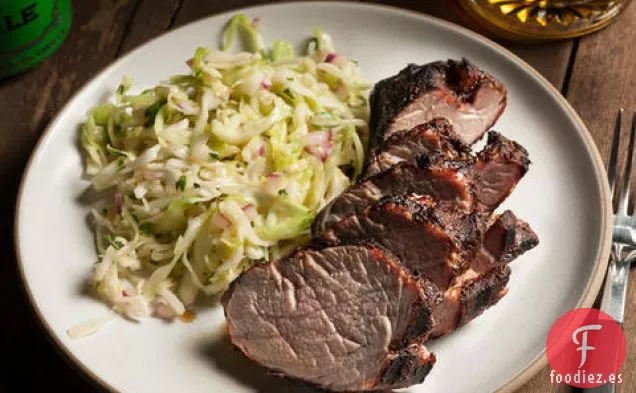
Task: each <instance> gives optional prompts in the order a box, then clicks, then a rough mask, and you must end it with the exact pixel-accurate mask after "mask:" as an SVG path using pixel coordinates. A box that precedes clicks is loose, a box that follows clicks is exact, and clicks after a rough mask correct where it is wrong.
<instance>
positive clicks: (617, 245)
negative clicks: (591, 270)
mask: <svg viewBox="0 0 636 393" xmlns="http://www.w3.org/2000/svg"><path fill="white" fill-rule="evenodd" d="M622 122H623V109H620V110H619V111H618V115H617V117H616V128H615V130H614V137H613V139H612V150H611V153H610V158H609V161H608V166H607V176H608V180H609V184H610V189H611V191H612V199H614V196H615V195H616V172H617V160H618V153H619V150H620V139H621V129H622V126H621V125H622ZM635 138H636V112H634V115H633V117H632V129H631V133H630V136H629V146H628V150H627V161H626V163H625V170H624V172H623V186H622V187H621V190H620V194H619V199H618V210H616V213H615V214H614V230H613V233H612V259H611V261H610V265H609V270H608V272H607V277H606V278H605V289H604V290H603V297H602V299H601V307H600V308H601V311H604V312H606V313H607V314H609V315H610V316H611V317H612V318H614V319H615V320H616V321H617V322H618V323H619V324H620V325H621V327H622V326H623V321H624V319H625V300H626V297H627V280H628V278H629V267H630V265H631V263H632V262H633V261H635V260H636V216H635V215H631V216H630V215H629V212H628V207H629V191H630V188H631V177H632V158H633V155H634V139H635ZM587 391H590V392H594V393H614V392H615V391H616V385H614V384H611V383H607V384H605V385H603V386H599V387H597V388H592V389H586V392H587Z"/></svg>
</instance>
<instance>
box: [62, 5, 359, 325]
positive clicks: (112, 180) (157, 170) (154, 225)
mask: <svg viewBox="0 0 636 393" xmlns="http://www.w3.org/2000/svg"><path fill="white" fill-rule="evenodd" d="M237 35H238V36H240V37H241V38H242V39H243V42H244V46H245V47H247V48H248V49H249V51H243V52H237V53H230V52H228V51H227V49H228V48H230V47H231V46H232V42H233V40H234V39H235V37H236V36H237ZM222 46H223V50H221V51H216V50H212V49H209V48H198V49H197V50H196V52H195V53H194V55H193V57H192V59H190V60H189V61H188V62H187V63H188V64H189V65H190V68H191V73H190V74H187V75H176V76H172V77H171V78H169V79H168V80H166V81H164V82H161V83H160V84H158V85H156V86H154V87H151V88H149V89H146V90H144V91H142V92H140V93H139V94H131V92H130V91H131V89H132V88H133V81H132V79H131V78H130V77H125V78H124V79H123V80H122V82H121V84H120V86H119V87H118V88H117V91H116V94H115V97H114V100H113V101H112V102H108V103H102V104H100V105H97V106H95V107H94V108H93V109H92V110H90V111H89V113H88V115H87V119H86V121H85V122H84V124H83V125H82V128H81V138H80V139H81V145H82V149H83V153H84V162H85V173H86V175H87V176H88V177H89V178H90V179H91V182H92V186H93V187H94V188H95V189H96V190H100V191H102V190H106V191H107V192H110V195H111V196H110V197H109V198H108V199H107V200H105V201H102V202H103V204H102V206H101V208H96V209H94V210H93V211H92V214H91V217H92V218H93V223H94V228H95V235H96V248H97V251H98V254H99V259H98V262H97V263H96V264H95V267H94V272H93V284H94V288H95V291H96V293H97V294H99V296H100V297H101V298H102V299H103V300H104V301H105V302H107V303H108V304H109V305H110V306H111V308H112V310H114V311H115V312H118V313H120V314H123V315H125V316H126V317H128V318H132V319H143V318H146V317H149V316H151V315H155V316H158V317H161V318H166V317H168V318H171V317H174V316H177V315H180V314H182V313H183V312H184V311H185V310H186V307H188V306H189V305H191V304H192V303H193V302H194V301H195V299H196V298H197V296H199V295H200V294H204V295H216V294H219V293H221V292H223V291H224V290H225V289H227V287H228V285H229V284H230V283H231V281H232V280H234V279H235V278H236V277H238V275H239V274H240V273H241V272H242V271H244V270H245V269H247V268H249V267H250V266H252V265H254V264H255V263H262V262H264V261H269V260H271V259H273V258H277V257H280V256H282V255H286V254H287V253H289V252H291V251H292V250H293V249H294V248H296V247H298V246H299V245H301V244H302V243H303V242H306V241H307V239H308V233H309V226H310V224H311V221H312V220H313V218H314V216H315V214H316V212H317V211H318V210H319V209H320V208H321V207H322V206H324V205H325V204H326V203H328V202H329V200H330V199H332V198H334V197H336V196H337V195H338V194H340V193H341V192H342V191H343V190H344V189H345V188H346V187H347V186H349V184H350V182H351V181H352V180H353V178H354V177H355V176H356V175H357V174H359V173H360V170H361V168H362V165H363V159H364V143H365V141H366V139H367V117H368V113H367V111H368V110H367V89H368V87H369V85H368V84H367V83H366V82H365V81H364V80H363V79H362V77H361V75H360V70H359V68H358V66H357V63H356V62H354V61H352V60H350V59H349V58H347V57H345V56H342V55H340V54H338V53H336V52H335V48H334V46H333V40H332V39H331V37H330V36H329V35H328V34H326V33H324V32H322V31H320V30H316V31H315V32H314V35H313V38H312V39H311V40H310V43H309V45H308V48H307V54H306V55H305V56H301V57H298V56H295V54H294V50H293V47H292V45H291V44H290V43H289V42H286V41H280V40H277V41H274V43H273V45H272V48H271V50H268V49H267V48H266V47H265V45H264V44H263V39H262V37H261V35H260V34H259V32H258V24H257V23H255V22H254V21H252V20H250V19H249V18H248V17H247V16H245V15H243V14H240V15H237V16H235V17H234V18H232V20H231V21H230V23H229V25H228V28H227V30H226V34H225V36H224V39H223V44H222ZM100 322H101V321H100ZM98 325H99V323H94V322H93V323H89V324H88V325H85V326H81V327H80V328H78V329H74V330H72V332H73V335H74V336H77V335H81V332H84V331H85V332H87V333H92V332H93V330H95V329H96V328H97V327H96V326H98Z"/></svg>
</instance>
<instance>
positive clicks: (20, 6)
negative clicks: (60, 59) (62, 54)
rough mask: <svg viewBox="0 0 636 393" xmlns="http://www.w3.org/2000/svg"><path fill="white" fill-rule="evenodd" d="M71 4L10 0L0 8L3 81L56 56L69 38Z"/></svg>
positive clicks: (68, 1) (64, 0)
mask: <svg viewBox="0 0 636 393" xmlns="http://www.w3.org/2000/svg"><path fill="white" fill-rule="evenodd" d="M71 19H72V12H71V0H8V1H4V2H3V3H2V4H1V5H0V77H3V76H7V75H12V74H16V73H18V72H20V71H23V70H25V69H27V68H30V67H32V66H33V65H35V64H37V63H39V62H40V61H42V60H44V59H45V58H47V57H48V56H49V55H50V54H51V53H53V52H54V51H55V50H56V49H57V48H58V47H59V46H60V45H61V44H62V42H63V41H64V39H65V38H66V36H67V35H68V32H69V29H70V26H71Z"/></svg>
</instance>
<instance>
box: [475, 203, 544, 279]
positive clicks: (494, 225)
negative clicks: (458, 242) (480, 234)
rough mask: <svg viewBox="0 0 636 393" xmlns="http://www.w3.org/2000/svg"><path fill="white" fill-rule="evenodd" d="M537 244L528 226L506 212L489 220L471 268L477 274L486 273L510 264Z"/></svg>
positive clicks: (534, 235) (537, 238)
mask: <svg viewBox="0 0 636 393" xmlns="http://www.w3.org/2000/svg"><path fill="white" fill-rule="evenodd" d="M538 244H539V237H538V236H537V234H536V233H535V232H534V231H533V230H532V228H530V225H528V223H527V222H525V221H523V220H521V219H519V218H517V216H515V214H514V213H513V212H511V211H510V210H506V211H504V212H503V213H502V214H500V215H497V216H494V217H493V218H492V219H491V220H490V225H489V227H488V230H487V231H486V232H485V234H484V240H483V245H482V248H481V250H480V252H479V255H478V257H477V259H476V260H475V261H474V262H473V263H472V264H471V267H472V269H474V270H475V271H477V272H480V273H483V272H486V271H488V270H490V269H492V268H494V267H496V266H499V265H505V264H507V263H510V262H512V261H513V260H514V259H516V258H517V257H519V256H520V255H522V254H523V253H525V252H526V251H529V250H531V249H533V248H534V247H536V246H537V245H538Z"/></svg>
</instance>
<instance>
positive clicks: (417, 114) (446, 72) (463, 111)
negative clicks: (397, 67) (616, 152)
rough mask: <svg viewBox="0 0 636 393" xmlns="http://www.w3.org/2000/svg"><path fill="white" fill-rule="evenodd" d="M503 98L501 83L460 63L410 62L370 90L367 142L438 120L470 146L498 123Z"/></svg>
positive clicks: (467, 64)
mask: <svg viewBox="0 0 636 393" xmlns="http://www.w3.org/2000/svg"><path fill="white" fill-rule="evenodd" d="M506 95H507V92H506V88H505V86H504V85H503V84H502V83H501V82H499V81H498V80H496V79H495V78H494V77H493V76H492V75H490V74H488V73H486V72H484V71H482V70H480V69H479V68H477V67H476V66H475V65H473V64H472V63H470V62H469V61H467V60H465V59H464V60H461V61H455V60H448V61H438V62H434V63H430V64H426V65H421V66H419V65H414V64H410V65H408V66H407V67H406V68H404V69H403V70H401V71H400V72H399V73H398V74H397V75H395V76H393V77H390V78H387V79H384V80H382V81H380V82H378V83H377V84H376V85H375V87H374V89H373V91H372V92H371V96H370V105H371V119H370V123H369V126H370V130H371V132H372V139H371V144H372V146H376V145H379V144H380V143H381V142H382V141H384V140H386V139H388V138H389V137H390V136H391V135H393V134H394V133H396V132H398V131H401V130H410V129H411V128H413V127H415V126H417V125H419V124H423V123H426V122H427V121H429V120H432V119H434V118H437V117H443V118H446V119H448V120H449V121H450V122H451V124H452V125H453V126H454V127H455V131H456V132H457V134H458V135H459V137H460V138H461V140H462V141H463V142H464V143H466V144H467V145H471V144H473V143H474V142H475V141H477V140H478V139H479V138H481V136H482V135H483V134H484V133H485V132H486V131H488V129H490V127H492V126H493V125H494V124H495V122H496V121H497V119H499V116H501V114H502V112H503V111H504V109H505V107H506Z"/></svg>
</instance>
